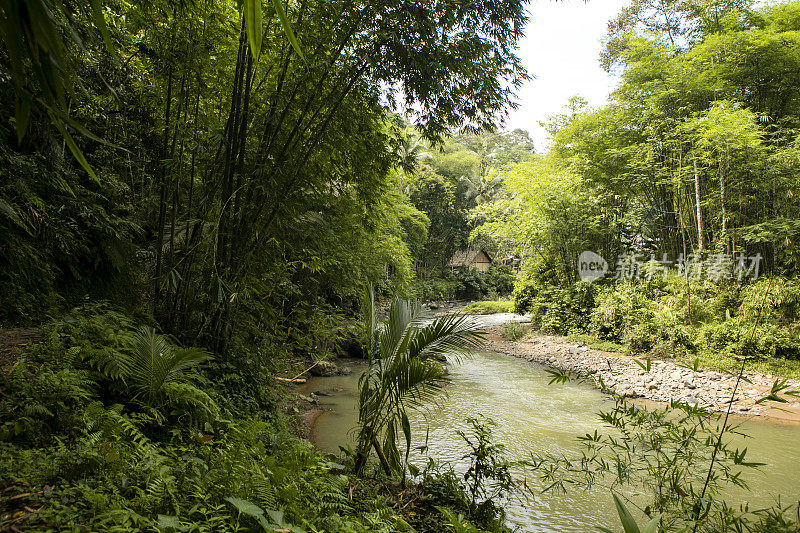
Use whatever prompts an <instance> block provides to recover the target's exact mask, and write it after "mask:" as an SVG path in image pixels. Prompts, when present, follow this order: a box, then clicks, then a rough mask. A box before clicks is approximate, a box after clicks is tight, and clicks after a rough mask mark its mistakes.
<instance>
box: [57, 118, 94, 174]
mask: <svg viewBox="0 0 800 533" xmlns="http://www.w3.org/2000/svg"><path fill="white" fill-rule="evenodd" d="M52 119H53V124H55V126H56V128H57V129H58V131H59V132H60V133H61V136H62V137H64V142H66V143H67V147H68V148H69V151H70V152H72V156H73V157H74V158H75V159H76V160H77V161H78V163H80V165H81V166H82V167H83V169H84V170H85V171H86V173H87V174H89V175H90V176H91V177H92V179H93V180H94V181H96V182H97V184H98V185H100V180H99V179H97V174H95V173H94V170H92V166H91V165H90V164H89V162H88V161H86V158H85V157H84V156H83V152H81V149H80V148H78V145H77V144H75V140H74V139H73V138H72V136H71V135H70V134H69V132H67V128H65V127H64V124H62V123H61V121H60V120H58V119H56V118H55V117H52Z"/></svg>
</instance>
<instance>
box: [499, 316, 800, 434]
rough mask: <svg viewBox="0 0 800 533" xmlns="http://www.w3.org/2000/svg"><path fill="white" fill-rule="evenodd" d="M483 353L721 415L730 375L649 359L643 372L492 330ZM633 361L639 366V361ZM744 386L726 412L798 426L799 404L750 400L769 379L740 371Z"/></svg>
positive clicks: (630, 361) (546, 339)
mask: <svg viewBox="0 0 800 533" xmlns="http://www.w3.org/2000/svg"><path fill="white" fill-rule="evenodd" d="M486 349H487V350H489V351H491V352H496V353H502V354H507V355H511V356H514V357H519V358H522V359H526V360H528V361H532V362H536V363H540V364H543V365H547V366H550V367H552V368H557V369H559V370H562V371H569V372H574V373H576V374H579V375H582V376H585V377H589V378H591V379H592V380H593V381H594V382H595V383H598V382H599V380H600V379H602V380H603V382H604V383H605V384H606V385H607V386H608V387H610V388H612V389H613V390H614V392H615V393H617V394H620V395H623V396H627V397H632V398H645V399H647V400H651V401H654V402H661V403H668V402H670V401H679V402H683V403H688V404H691V405H697V406H699V407H703V408H705V409H708V410H710V411H716V412H724V411H725V410H727V408H728V402H729V401H730V399H731V393H732V392H733V388H734V385H735V382H736V376H731V375H729V374H727V373H724V372H717V371H713V370H701V371H698V372H695V371H693V370H691V369H689V368H685V367H682V366H680V365H678V364H676V363H675V362H674V361H662V360H651V368H650V370H649V371H646V370H645V369H643V368H642V367H641V366H639V365H638V364H636V362H635V359H637V358H634V357H631V356H628V355H625V354H620V353H610V352H602V351H599V350H593V349H591V348H589V347H588V346H585V345H583V344H580V343H576V342H571V341H569V340H568V339H567V338H565V337H557V336H551V335H540V334H531V335H529V336H528V337H526V338H525V339H523V340H521V341H517V342H510V341H507V340H505V339H504V338H503V337H501V336H500V335H499V334H498V332H497V330H496V329H495V330H493V331H492V332H491V333H490V334H489V336H488V344H487V347H486ZM639 361H642V362H644V360H643V359H639ZM745 375H746V376H747V378H748V379H749V380H750V383H746V382H744V381H742V382H740V383H739V387H738V388H737V390H736V396H735V398H734V402H733V405H732V409H731V412H732V413H735V414H737V415H757V416H765V417H769V418H773V419H777V420H784V421H792V422H800V401H798V399H797V398H792V397H786V396H784V397H785V398H786V399H787V400H788V401H787V403H778V402H764V403H762V404H756V401H757V400H758V399H760V398H763V397H765V396H767V395H768V394H769V391H770V389H771V388H772V384H773V383H774V382H775V380H776V377H775V376H768V375H765V374H760V373H757V372H746V373H745ZM788 384H789V385H790V389H791V390H800V380H790V381H789V382H788Z"/></svg>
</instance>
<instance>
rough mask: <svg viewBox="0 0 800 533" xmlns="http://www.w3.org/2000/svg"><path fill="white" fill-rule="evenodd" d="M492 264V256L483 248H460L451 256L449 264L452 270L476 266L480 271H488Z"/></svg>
mask: <svg viewBox="0 0 800 533" xmlns="http://www.w3.org/2000/svg"><path fill="white" fill-rule="evenodd" d="M491 264H492V258H491V256H490V255H489V254H488V253H486V250H484V249H483V248H481V249H478V250H459V251H457V252H456V253H454V254H453V257H451V258H450V262H448V263H447V266H448V267H450V271H451V272H455V271H456V270H459V269H461V268H474V269H475V270H477V271H479V272H488V271H489V266H490V265H491Z"/></svg>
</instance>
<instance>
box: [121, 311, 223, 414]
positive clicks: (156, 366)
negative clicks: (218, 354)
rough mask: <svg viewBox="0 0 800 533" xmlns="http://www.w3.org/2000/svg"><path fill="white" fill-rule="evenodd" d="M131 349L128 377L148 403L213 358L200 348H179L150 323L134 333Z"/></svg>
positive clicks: (126, 374)
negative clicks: (168, 385)
mask: <svg viewBox="0 0 800 533" xmlns="http://www.w3.org/2000/svg"><path fill="white" fill-rule="evenodd" d="M130 352H131V358H130V363H129V364H128V367H127V368H126V369H125V378H127V379H126V380H127V381H128V382H129V384H130V386H131V387H132V388H133V389H134V391H135V392H136V394H137V395H139V396H143V397H144V399H145V402H146V403H147V404H148V405H153V404H154V403H156V402H157V400H158V399H159V398H160V397H161V396H162V394H163V392H164V386H165V385H166V384H167V383H169V382H171V381H173V380H175V379H176V378H177V377H178V376H180V375H181V374H182V372H183V371H184V370H185V369H187V368H189V367H191V366H195V365H197V364H200V363H202V362H203V361H205V360H206V359H208V357H209V355H208V353H206V352H205V351H203V350H201V349H199V348H176V347H175V346H173V345H172V344H171V343H170V342H169V341H168V340H167V338H166V337H165V336H163V335H159V334H158V333H156V331H155V330H154V329H153V328H151V327H147V326H145V327H142V328H141V329H140V330H139V331H137V332H136V333H135V334H133V335H132V338H131V343H130Z"/></svg>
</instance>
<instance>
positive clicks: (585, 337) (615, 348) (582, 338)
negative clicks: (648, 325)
mask: <svg viewBox="0 0 800 533" xmlns="http://www.w3.org/2000/svg"><path fill="white" fill-rule="evenodd" d="M567 339H569V340H570V341H571V342H579V343H583V344H585V345H586V346H588V347H589V348H591V349H592V350H600V351H601V352H614V353H624V354H629V353H630V348H628V347H627V346H626V345H624V344H618V343H616V342H611V341H606V340H601V339H598V338H595V337H593V336H592V335H589V334H586V333H580V334H574V335H569V336H567Z"/></svg>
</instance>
